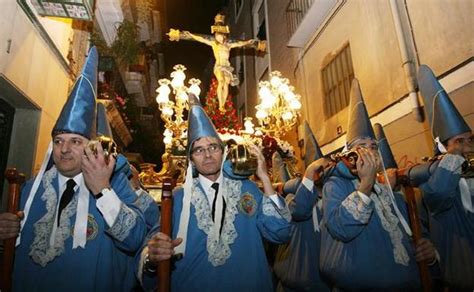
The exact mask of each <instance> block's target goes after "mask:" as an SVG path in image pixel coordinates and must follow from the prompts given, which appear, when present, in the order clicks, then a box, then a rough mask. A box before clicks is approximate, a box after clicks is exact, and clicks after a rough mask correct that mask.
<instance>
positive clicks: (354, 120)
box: [346, 78, 375, 144]
mask: <svg viewBox="0 0 474 292" xmlns="http://www.w3.org/2000/svg"><path fill="white" fill-rule="evenodd" d="M361 138H372V139H374V140H375V134H374V130H373V129H372V124H371V123H370V119H369V114H368V113H367V108H366V107H365V103H364V98H363V97H362V92H361V91H360V86H359V81H358V80H357V79H355V78H354V80H352V86H351V96H350V103H349V123H348V126H347V136H346V142H347V144H351V143H352V142H354V141H355V140H357V139H361Z"/></svg>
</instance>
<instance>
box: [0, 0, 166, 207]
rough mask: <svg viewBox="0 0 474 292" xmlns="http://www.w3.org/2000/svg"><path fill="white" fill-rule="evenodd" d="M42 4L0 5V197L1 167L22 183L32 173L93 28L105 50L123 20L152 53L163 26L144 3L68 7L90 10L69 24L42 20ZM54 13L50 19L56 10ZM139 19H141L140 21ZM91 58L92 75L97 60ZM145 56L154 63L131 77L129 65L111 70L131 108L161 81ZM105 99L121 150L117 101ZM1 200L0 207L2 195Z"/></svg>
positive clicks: (125, 132)
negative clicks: (132, 25)
mask: <svg viewBox="0 0 474 292" xmlns="http://www.w3.org/2000/svg"><path fill="white" fill-rule="evenodd" d="M42 2H44V3H46V2H50V1H41V0H34V1H28V0H16V1H2V9H1V10H0V43H1V44H2V46H1V47H2V49H1V50H0V194H1V193H3V194H6V193H7V192H6V189H7V186H6V185H4V184H6V182H5V181H4V177H3V174H4V171H5V169H6V167H12V166H14V167H16V168H17V169H18V170H19V171H20V172H22V173H24V174H25V175H26V177H27V179H28V178H31V177H32V176H33V175H34V174H35V173H36V172H37V171H38V169H39V167H40V165H41V163H42V161H43V157H44V155H45V153H46V151H47V148H48V145H49V143H50V141H51V130H52V128H53V126H54V124H55V122H56V119H57V117H58V115H59V113H60V111H61V109H62V107H63V105H64V103H65V101H66V98H67V97H68V93H69V91H70V89H71V88H72V86H73V84H74V81H75V79H76V78H77V76H78V74H79V73H80V70H81V69H82V65H83V63H84V60H85V57H86V55H87V52H88V50H89V47H90V39H91V32H92V31H93V29H94V30H96V31H98V32H99V34H100V37H101V38H102V39H103V40H104V41H105V43H106V45H107V46H111V45H112V43H113V41H114V40H115V39H116V37H117V25H118V24H120V23H121V22H123V20H124V19H128V20H129V21H131V22H133V23H138V24H139V25H140V26H139V28H140V30H139V32H138V40H137V41H138V42H142V43H145V44H146V47H147V48H153V47H154V44H157V43H159V42H160V41H161V33H162V32H161V29H160V27H161V25H162V22H163V21H164V20H163V19H161V18H160V13H159V11H158V10H157V9H156V7H154V6H153V2H152V1H148V0H140V1H129V0H124V1H119V0H112V1H93V0H82V1H76V2H75V3H76V4H78V5H82V4H84V5H89V7H88V8H89V9H90V11H93V13H90V14H89V19H88V20H87V21H84V20H80V19H78V18H77V16H78V15H79V14H80V13H84V11H86V10H85V9H82V8H83V7H79V8H78V7H76V8H77V9H74V11H75V12H77V13H78V15H76V18H73V17H71V16H72V15H71V14H69V15H67V16H69V17H44V16H42V15H43V13H44V12H45V11H44V10H42V9H44V7H46V6H44V5H50V4H44V3H43V4H41V3H42ZM56 2H61V3H62V2H67V1H56ZM40 4H41V5H43V6H41V5H40ZM54 5H59V4H54ZM55 7H56V8H57V9H56V10H54V9H53V10H54V13H56V12H58V11H59V10H60V9H59V8H58V6H55ZM84 7H85V6H84ZM144 8H145V9H144ZM53 10H51V11H53ZM140 14H141V15H142V16H143V15H145V16H146V17H141V18H140V17H139V16H140ZM81 15H83V14H81ZM155 47H156V46H155ZM99 54H100V55H101V57H100V59H99V71H100V70H101V68H100V67H101V66H102V65H103V62H102V61H103V60H102V54H101V52H100V51H99ZM142 55H143V54H142ZM153 55H154V56H155V58H153V59H147V60H145V63H146V66H144V67H143V68H141V71H138V72H133V73H134V74H132V73H131V71H132V70H131V67H132V66H129V67H126V68H117V73H116V75H117V76H119V78H121V81H120V82H121V83H122V84H124V86H123V87H124V88H125V89H124V95H126V96H122V97H123V98H133V99H134V100H135V102H136V104H137V106H138V108H139V109H141V108H142V107H148V105H149V104H150V103H152V102H154V98H153V97H154V89H155V87H156V80H157V79H158V77H159V76H160V74H161V75H163V72H160V66H159V64H158V61H157V59H158V58H159V56H158V54H153ZM122 67H123V66H122ZM102 70H103V71H104V69H102ZM161 71H163V70H161ZM99 75H101V74H99ZM130 75H133V76H131V77H130ZM132 77H133V78H132ZM136 80H138V81H139V82H138V84H137V82H136ZM101 81H104V80H103V78H102V77H99V82H101ZM99 88H100V86H99ZM99 91H100V89H99ZM99 94H100V92H99ZM99 98H101V96H99V97H98V99H99ZM109 99H110V100H108V101H106V102H107V108H108V115H109V119H110V120H111V121H112V128H113V130H114V131H115V133H116V134H118V135H117V136H118V137H117V138H118V139H119V140H120V141H121V142H122V144H124V146H126V145H128V144H129V143H130V142H131V141H132V137H131V133H130V131H129V128H130V125H129V124H128V123H127V118H126V117H125V116H124V115H123V112H120V113H119V112H118V110H117V107H119V106H120V105H119V104H117V100H114V99H113V98H109ZM119 109H120V108H119ZM109 110H110V111H109ZM139 113H141V111H139ZM143 116H145V118H147V116H146V115H145V114H144V115H143ZM141 117H142V115H140V116H139V118H140V119H141ZM124 120H125V121H124ZM148 124H149V123H148ZM2 189H3V192H2V191H1V190H2ZM1 202H2V205H1V206H3V207H5V206H6V203H7V198H6V195H3V196H2V200H1Z"/></svg>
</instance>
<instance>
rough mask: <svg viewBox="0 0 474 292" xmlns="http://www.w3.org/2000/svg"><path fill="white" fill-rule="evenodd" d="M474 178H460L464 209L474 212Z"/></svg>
mask: <svg viewBox="0 0 474 292" xmlns="http://www.w3.org/2000/svg"><path fill="white" fill-rule="evenodd" d="M473 183H474V179H472V178H471V179H468V180H466V179H465V178H463V177H461V179H459V191H460V193H461V202H462V205H463V207H464V210H466V211H467V212H471V213H474V208H473V207H472V195H471V194H472V191H473Z"/></svg>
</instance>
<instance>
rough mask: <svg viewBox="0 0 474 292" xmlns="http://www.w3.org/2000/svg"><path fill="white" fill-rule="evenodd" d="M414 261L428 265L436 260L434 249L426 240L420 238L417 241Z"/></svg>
mask: <svg viewBox="0 0 474 292" xmlns="http://www.w3.org/2000/svg"><path fill="white" fill-rule="evenodd" d="M415 257H416V261H417V262H422V261H428V263H432V262H433V261H434V260H435V259H436V249H435V247H434V245H433V243H431V241H429V240H428V239H426V238H422V239H420V240H419V241H418V244H417V245H416V256H415Z"/></svg>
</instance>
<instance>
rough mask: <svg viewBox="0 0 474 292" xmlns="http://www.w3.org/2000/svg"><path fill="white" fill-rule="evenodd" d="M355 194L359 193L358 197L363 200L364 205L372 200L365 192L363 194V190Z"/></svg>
mask: <svg viewBox="0 0 474 292" xmlns="http://www.w3.org/2000/svg"><path fill="white" fill-rule="evenodd" d="M357 194H359V196H360V198H361V199H362V201H364V203H365V204H366V205H368V204H370V202H372V199H371V198H370V197H369V196H367V195H366V194H364V193H363V192H361V191H357Z"/></svg>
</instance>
